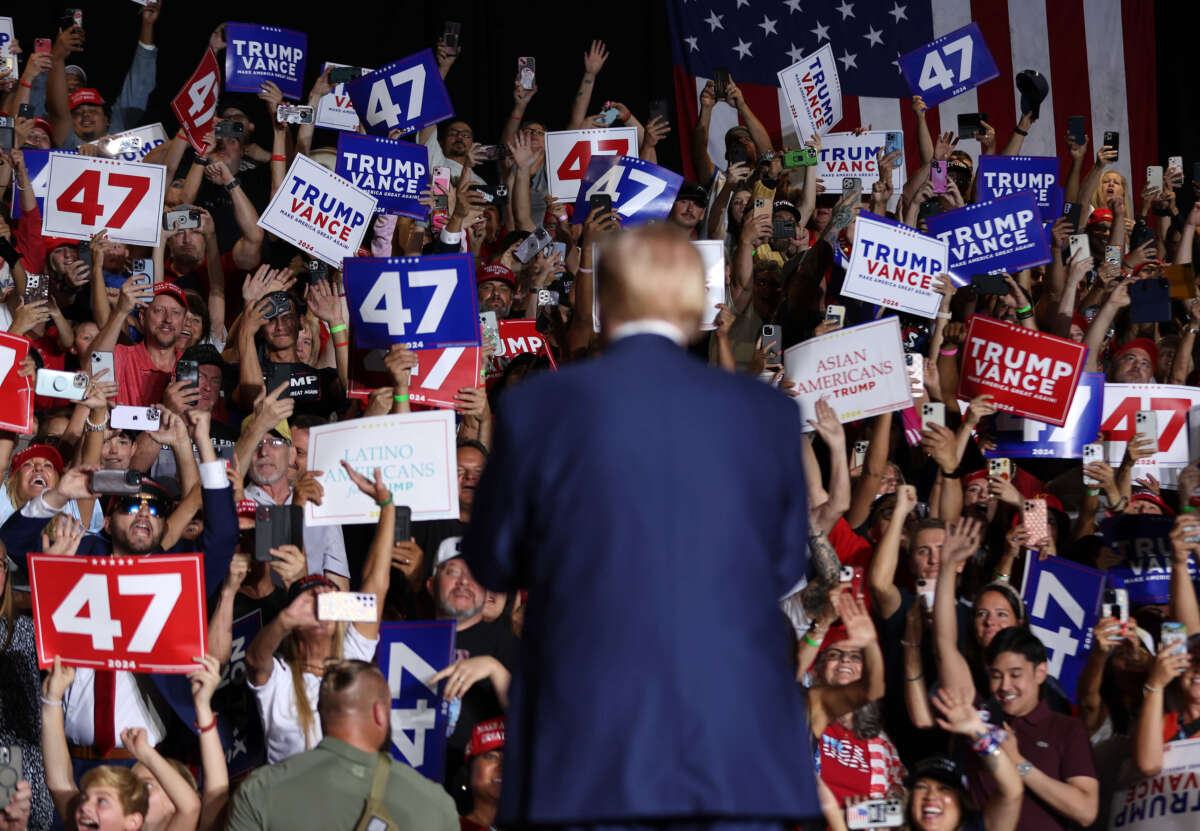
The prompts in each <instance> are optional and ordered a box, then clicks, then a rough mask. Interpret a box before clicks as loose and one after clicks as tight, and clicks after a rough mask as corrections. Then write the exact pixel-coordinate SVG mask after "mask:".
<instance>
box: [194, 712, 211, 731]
mask: <svg viewBox="0 0 1200 831" xmlns="http://www.w3.org/2000/svg"><path fill="white" fill-rule="evenodd" d="M192 726H193V727H195V728H196V730H197V731H198V732H200V733H207V732H208V731H209V730H212V729H213V728H214V727H216V726H217V714H216V713H213V720H212V721H211V722H210V723H209V724H208V725H206V726H204V727H201V726H200V722H199V721H198V720H195V719H193V720H192Z"/></svg>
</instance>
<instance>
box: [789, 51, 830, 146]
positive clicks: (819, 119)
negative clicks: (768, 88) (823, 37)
mask: <svg viewBox="0 0 1200 831" xmlns="http://www.w3.org/2000/svg"><path fill="white" fill-rule="evenodd" d="M778 75H779V86H780V87H782V88H783V94H784V96H785V97H786V98H787V102H788V112H789V113H790V114H791V116H792V123H793V124H794V125H795V126H796V135H798V136H800V137H802V138H810V137H812V135H813V134H814V133H820V134H821V135H825V133H828V132H829V130H830V129H831V128H832V127H833V125H834V124H837V123H838V122H839V121H841V120H842V82H841V80H840V79H839V78H838V72H837V63H836V62H835V61H834V59H833V47H832V46H831V45H830V44H828V43H827V44H825V45H824V46H822V47H821V48H820V49H818V50H817V51H816V52H813V53H812V54H811V55H808V56H807V57H805V58H804V59H803V60H801V61H800V62H798V63H794V64H792V65H791V66H789V67H788V68H787V69H781V70H779V73H778Z"/></svg>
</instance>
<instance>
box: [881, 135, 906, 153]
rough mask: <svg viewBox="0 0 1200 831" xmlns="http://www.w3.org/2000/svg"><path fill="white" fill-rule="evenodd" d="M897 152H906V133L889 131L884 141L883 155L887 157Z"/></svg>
mask: <svg viewBox="0 0 1200 831" xmlns="http://www.w3.org/2000/svg"><path fill="white" fill-rule="evenodd" d="M897 150H900V151H903V150H904V133H901V132H899V131H898V130H889V131H888V132H887V134H886V135H885V136H884V139H883V154H884V155H885V156H886V155H887V154H889V153H895V152H896V151H897Z"/></svg>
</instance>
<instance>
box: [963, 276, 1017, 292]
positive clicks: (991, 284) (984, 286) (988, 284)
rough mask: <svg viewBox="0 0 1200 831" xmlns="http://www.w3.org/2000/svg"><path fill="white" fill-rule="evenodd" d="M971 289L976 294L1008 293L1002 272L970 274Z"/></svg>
mask: <svg viewBox="0 0 1200 831" xmlns="http://www.w3.org/2000/svg"><path fill="white" fill-rule="evenodd" d="M971 289H972V290H974V292H975V293H976V294H997V295H1005V294H1008V283H1006V282H1004V275H1003V274H972V275H971Z"/></svg>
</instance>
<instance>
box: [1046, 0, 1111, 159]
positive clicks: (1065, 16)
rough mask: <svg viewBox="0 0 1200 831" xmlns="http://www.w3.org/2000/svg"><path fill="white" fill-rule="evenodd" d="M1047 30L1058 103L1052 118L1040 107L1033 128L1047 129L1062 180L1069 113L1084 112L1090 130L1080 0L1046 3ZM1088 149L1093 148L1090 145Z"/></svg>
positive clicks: (1089, 99) (1085, 47)
mask: <svg viewBox="0 0 1200 831" xmlns="http://www.w3.org/2000/svg"><path fill="white" fill-rule="evenodd" d="M1047 11H1048V14H1047V18H1048V19H1047V33H1048V35H1049V38H1050V42H1051V43H1053V44H1054V48H1053V49H1051V50H1050V69H1051V71H1052V72H1053V73H1054V81H1053V86H1052V89H1053V90H1054V91H1055V93H1056V94H1057V97H1058V101H1059V105H1058V107H1056V108H1055V110H1054V113H1053V120H1052V121H1051V119H1050V118H1049V117H1048V116H1049V114H1048V113H1047V112H1045V110H1044V109H1043V111H1042V114H1041V117H1040V118H1039V119H1038V121H1037V123H1036V124H1035V125H1034V127H1033V128H1032V130H1030V132H1033V130H1039V131H1049V132H1050V133H1051V135H1053V137H1054V142H1055V144H1054V147H1055V155H1057V156H1058V158H1059V160H1060V162H1061V164H1060V167H1059V170H1060V174H1061V176H1062V177H1063V181H1064V182H1065V181H1066V176H1067V172H1068V171H1069V170H1070V169H1071V152H1070V150H1068V149H1067V140H1066V135H1067V125H1068V123H1069V122H1070V119H1071V116H1073V115H1081V116H1083V123H1084V124H1086V125H1088V128H1087V129H1088V131H1089V132H1091V123H1092V90H1091V86H1090V84H1089V82H1088V46H1087V40H1086V39H1085V38H1081V37H1080V36H1079V21H1080V20H1082V19H1083V0H1060V2H1058V3H1055V4H1054V5H1052V6H1050V7H1048V10H1047ZM1089 152H1091V153H1094V152H1095V145H1094V144H1093V145H1091V147H1090V148H1089Z"/></svg>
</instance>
